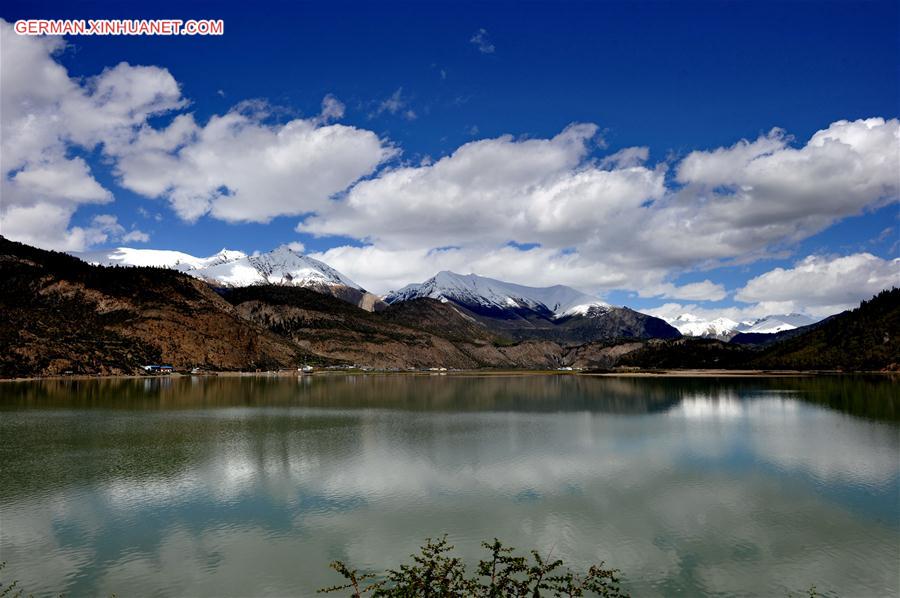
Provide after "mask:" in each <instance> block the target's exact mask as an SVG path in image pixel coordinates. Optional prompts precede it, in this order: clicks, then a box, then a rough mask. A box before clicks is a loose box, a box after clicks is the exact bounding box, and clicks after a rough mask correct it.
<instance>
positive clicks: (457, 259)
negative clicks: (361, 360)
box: [0, 22, 900, 311]
mask: <svg viewBox="0 0 900 598" xmlns="http://www.w3.org/2000/svg"><path fill="white" fill-rule="evenodd" d="M0 33H3V35H0V38H2V39H0V42H2V52H0V54H2V60H3V64H2V67H3V68H2V69H0V77H2V85H0V109H2V147H0V149H2V153H0V166H2V174H3V178H2V181H0V185H2V188H0V191H2V195H3V203H2V206H0V226H2V232H3V234H4V235H6V236H8V237H11V238H15V239H18V240H23V241H26V242H30V243H33V244H36V245H40V246H44V247H54V248H63V249H70V250H80V249H84V248H85V247H87V246H88V245H90V244H92V243H96V242H98V241H97V240H98V239H107V240H108V239H113V238H125V237H128V239H129V240H131V241H134V242H141V241H142V240H143V239H144V237H145V236H146V233H143V232H141V231H139V230H133V231H130V232H126V231H125V230H124V228H122V227H121V225H118V223H116V224H115V225H112V224H111V223H109V222H104V221H103V220H102V219H101V221H96V222H93V223H91V224H90V225H87V226H80V227H79V226H71V224H70V221H71V219H72V217H73V215H74V214H75V213H76V212H77V211H78V210H79V209H80V208H81V207H82V206H84V205H86V204H105V203H109V202H111V201H113V196H112V194H111V192H110V191H109V190H107V189H105V188H104V187H103V185H101V184H100V182H98V180H97V179H96V178H94V176H93V173H92V172H91V170H90V167H89V165H88V163H87V162H86V161H85V160H84V159H83V158H82V157H80V156H81V155H83V152H89V151H94V150H96V149H97V148H100V149H101V150H102V152H103V155H104V157H105V158H106V159H108V160H109V162H110V163H111V164H112V165H113V171H114V173H115V174H116V175H117V176H119V180H120V182H121V184H122V185H123V186H125V187H127V188H128V189H130V190H132V191H134V192H136V193H139V194H141V195H143V196H146V197H150V198H163V199H166V200H167V201H168V202H169V203H170V204H171V206H172V208H173V209H174V210H175V212H176V213H177V214H178V215H179V216H180V217H181V218H182V219H184V220H187V221H192V220H196V219H198V218H200V217H202V216H204V215H207V214H208V215H210V216H211V217H213V218H217V219H221V220H226V221H231V222H245V221H247V222H267V221H269V220H271V219H272V218H275V217H278V216H284V215H306V214H310V216H309V217H306V218H305V219H304V220H303V221H302V222H301V223H300V224H299V225H298V228H297V230H298V231H300V232H305V233H312V234H314V235H322V236H327V235H346V236H348V237H351V238H354V239H357V240H361V241H363V242H365V243H368V245H367V246H365V247H354V246H346V247H337V248H334V249H332V250H329V251H328V252H325V254H323V256H324V259H325V260H326V261H329V262H333V265H334V266H336V267H338V268H340V269H341V270H343V271H346V272H347V273H348V274H349V275H351V276H352V277H354V278H356V279H358V280H360V282H363V283H364V284H365V285H366V286H367V287H370V288H372V289H375V290H387V289H388V288H391V287H395V286H401V285H402V284H406V283H408V282H410V281H413V280H423V279H424V278H427V277H429V276H431V275H432V274H434V272H435V271H437V270H439V269H453V270H458V271H463V272H469V271H475V272H478V273H479V274H483V275H487V276H494V277H497V278H505V279H508V280H513V281H517V282H522V283H526V284H556V283H564V284H570V285H572V286H576V287H578V288H582V289H584V290H587V291H589V292H595V293H596V292H600V293H602V292H604V291H606V290H611V289H628V290H636V291H638V292H639V293H640V294H641V295H642V296H645V297H647V296H659V297H667V298H673V299H678V300H682V301H700V300H718V299H722V298H724V297H725V296H726V295H727V293H726V291H725V289H724V288H723V287H722V285H721V284H717V283H715V282H712V281H708V280H707V281H702V282H698V283H690V284H686V285H681V286H678V285H675V284H673V283H672V282H671V280H672V279H673V276H674V275H675V274H677V273H679V272H681V271H683V270H685V269H692V268H702V267H705V266H712V265H721V264H727V263H733V262H735V261H745V262H746V261H752V260H754V259H759V257H761V256H765V255H769V254H771V253H772V252H775V251H784V250H785V249H786V248H789V247H790V245H791V243H794V242H796V241H798V240H800V239H803V238H806V237H809V236H810V235H813V234H815V233H817V232H819V231H821V230H822V229H824V228H826V227H827V226H829V225H831V224H832V223H833V222H835V221H837V220H839V219H841V218H844V217H846V216H848V215H852V214H858V213H860V212H862V211H865V210H868V209H873V208H877V207H879V206H883V205H885V204H887V203H889V202H895V201H897V199H898V195H900V190H898V187H900V183H898V179H897V163H898V160H900V123H898V120H897V119H893V120H885V119H881V118H870V119H865V120H857V121H838V122H835V123H832V124H831V125H830V126H828V127H826V128H824V129H823V130H821V131H818V132H817V133H815V134H814V135H813V136H812V137H811V138H810V139H809V140H808V141H807V142H806V143H795V142H794V141H793V140H792V139H791V138H790V137H789V136H788V135H787V134H786V133H784V132H782V131H781V130H778V129H773V130H772V131H771V132H770V133H768V134H766V135H762V136H761V137H759V138H758V139H756V140H753V141H746V140H742V141H739V142H737V143H736V144H734V145H732V146H730V147H722V148H713V149H710V150H706V151H695V152H692V153H690V154H688V155H687V156H686V157H685V158H684V159H682V160H681V161H680V162H675V163H674V164H673V165H672V167H671V173H670V172H669V171H668V169H669V166H668V165H667V164H666V163H660V164H656V165H654V164H649V163H648V158H649V150H648V148H646V147H631V148H625V149H622V150H620V151H618V152H616V153H613V154H611V155H608V156H605V157H603V156H600V157H596V158H594V157H592V156H593V155H594V150H595V149H596V148H597V147H598V146H600V145H601V142H600V141H599V140H598V139H597V126H596V125H593V124H590V123H587V124H575V125H571V126H570V127H568V128H566V129H565V130H564V131H562V132H561V133H559V134H558V135H556V136H553V137H550V138H515V137H512V136H508V135H507V136H502V137H498V138H494V139H481V140H476V141H472V142H470V143H467V144H465V145H462V146H460V147H459V148H457V149H456V150H455V151H454V152H453V153H452V154H451V155H449V156H446V157H444V158H441V159H439V160H437V161H434V162H432V161H431V160H427V159H423V160H422V161H421V163H420V164H419V165H418V166H408V165H403V166H394V165H392V166H391V167H384V164H385V163H386V162H387V161H388V160H390V159H391V158H392V157H394V156H396V155H398V154H399V150H398V148H396V147H394V146H392V145H391V144H390V143H389V142H387V141H386V140H383V139H381V138H379V137H378V136H377V135H376V134H375V133H373V132H372V131H368V130H364V129H360V128H356V127H352V126H345V125H340V124H335V123H334V121H335V120H336V119H339V118H341V117H342V116H343V114H344V111H345V107H344V105H343V103H341V102H340V100H338V99H337V98H335V97H334V96H332V95H327V96H325V98H324V99H323V100H322V108H321V112H320V114H318V115H315V116H312V117H309V118H306V119H302V118H297V119H293V120H291V121H290V122H287V123H274V122H273V121H272V118H271V115H270V114H269V113H268V108H267V106H266V105H265V104H264V103H262V102H259V101H256V102H244V103H241V104H239V105H237V106H235V107H234V108H233V109H232V110H230V111H229V112H227V113H226V114H223V115H216V116H213V117H212V118H210V119H209V120H208V121H207V122H205V123H198V122H197V121H196V119H195V118H194V116H193V114H191V113H183V112H181V111H183V110H184V108H185V107H186V106H187V101H186V100H185V99H184V98H183V97H182V96H181V92H180V88H179V85H178V82H177V81H175V79H174V78H173V77H172V75H171V74H170V73H169V72H168V71H167V70H165V69H162V68H158V67H153V66H132V65H129V64H126V63H120V64H118V65H116V66H114V67H111V68H108V69H106V70H104V71H103V72H102V73H100V74H99V75H97V76H95V77H88V78H85V79H73V78H70V77H69V76H68V74H67V72H66V70H65V69H64V68H63V67H62V66H61V65H60V64H59V63H58V62H56V60H55V59H54V55H55V53H56V52H58V51H59V50H60V49H62V47H63V42H62V41H61V40H60V39H59V38H50V37H43V38H33V37H24V36H18V35H14V34H12V33H11V32H10V27H9V25H8V24H7V23H6V22H0ZM472 42H473V43H474V44H475V45H476V46H477V47H479V48H480V49H482V51H486V52H492V51H493V45H492V44H491V42H490V40H489V38H488V36H487V32H486V31H484V30H479V31H478V32H476V34H475V35H474V36H473V38H472ZM488 48H489V50H488ZM377 111H378V112H379V113H385V112H386V113H391V114H397V115H401V116H404V117H406V118H412V117H413V116H414V112H412V109H411V108H410V106H409V102H408V100H407V98H406V97H405V96H404V94H403V89H402V88H398V89H397V90H396V91H395V92H394V93H393V94H392V95H391V96H390V97H389V98H387V99H385V100H384V101H383V102H382V103H381V104H380V105H379V106H378V108H377ZM157 115H169V116H170V117H171V120H170V122H169V123H168V125H167V126H163V127H157V126H153V125H151V124H150V122H149V121H150V119H151V117H154V116H157ZM379 168H380V169H381V170H380V171H379ZM369 177H371V178H369ZM115 226H118V227H119V228H118V229H116V228H115ZM120 229H121V230H120ZM100 242H105V241H100ZM511 243H514V244H519V245H514V244H511ZM521 244H524V245H525V247H528V248H522V245H521ZM860 255H862V254H860ZM850 258H854V259H857V261H858V262H859V263H858V264H857V266H856V270H852V269H851V270H852V272H853V273H854V274H853V276H856V277H857V278H858V279H859V284H857V285H856V286H857V287H858V288H860V289H869V286H867V284H869V282H870V281H869V279H866V280H865V281H863V280H862V278H863V277H864V274H865V273H866V271H867V269H869V272H870V274H871V273H873V272H876V271H877V272H881V270H878V268H883V267H884V264H883V263H878V262H873V261H872V260H868V261H866V260H861V261H860V260H859V258H858V256H848V257H847V258H844V259H848V260H849V259H850ZM808 259H810V258H808ZM816 259H818V260H823V259H824V258H816ZM874 259H878V258H874ZM826 261H827V260H826ZM834 261H835V260H831V262H834ZM831 262H829V263H831ZM881 262H885V260H881ZM885 263H887V264H888V265H890V266H892V267H893V266H895V264H894V263H893V262H885ZM810 267H814V269H815V268H820V269H821V264H819V262H815V263H814V264H813V265H812V266H810ZM832 267H836V266H832ZM842 267H843V266H842ZM847 267H849V266H847ZM800 270H801V265H798V266H797V267H796V268H794V269H791V270H786V271H783V272H782V273H780V274H778V276H781V277H782V278H784V277H785V276H787V274H785V273H794V274H793V275H792V276H793V277H794V278H798V277H799V274H797V272H798V271H800ZM826 270H827V269H826ZM777 272H778V271H773V273H770V275H771V276H770V277H769V278H764V277H765V276H768V275H763V276H762V277H758V279H754V280H753V281H751V282H750V283H748V285H747V286H746V287H745V288H744V289H742V290H741V291H740V292H739V296H738V297H737V298H738V299H741V298H743V299H744V300H745V301H751V302H756V305H760V303H759V302H760V301H763V300H764V301H768V302H769V305H770V306H772V307H773V308H774V307H784V308H786V309H787V308H791V307H792V306H793V307H797V306H800V307H805V306H808V307H809V308H810V309H811V310H819V311H821V310H825V309H830V308H831V307H832V306H837V305H846V304H847V303H848V302H849V301H850V298H849V297H850V295H849V292H848V293H844V294H843V295H842V294H841V292H839V291H838V290H837V289H836V288H835V289H834V290H832V291H826V289H827V288H828V287H827V285H826V286H822V285H820V286H819V287H818V289H819V290H818V291H817V293H819V295H821V296H818V295H816V294H814V293H812V294H811V292H810V291H804V290H803V288H802V286H803V285H800V284H798V285H795V286H796V290H797V292H796V293H794V292H787V291H786V292H785V293H783V294H779V292H777V289H778V288H783V289H784V288H793V287H790V285H787V283H785V285H782V286H777V285H774V284H769V285H768V287H766V286H765V284H764V283H766V282H767V281H771V280H775V279H776V273H777ZM843 276H845V275H844V274H841V275H840V276H838V278H841V277H843ZM779 280H781V279H779ZM854 280H857V279H854ZM873 284H874V283H873ZM870 286H871V285H870ZM876 286H877V285H876ZM757 289H763V290H760V291H758V290H757ZM764 291H765V292H770V294H769V295H767V296H765V298H764V299H761V297H763V296H764ZM801 291H802V292H801ZM804 293H805V294H804ZM858 299H859V298H855V299H854V301H856V300H858ZM742 309H744V308H742ZM746 309H750V308H746ZM754 309H755V307H754Z"/></svg>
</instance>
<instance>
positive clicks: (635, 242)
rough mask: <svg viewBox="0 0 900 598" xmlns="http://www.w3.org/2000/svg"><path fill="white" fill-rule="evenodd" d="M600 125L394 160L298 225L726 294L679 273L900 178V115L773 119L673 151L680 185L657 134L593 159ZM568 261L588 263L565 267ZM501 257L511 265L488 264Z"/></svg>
mask: <svg viewBox="0 0 900 598" xmlns="http://www.w3.org/2000/svg"><path fill="white" fill-rule="evenodd" d="M596 131H597V128H596V126H595V125H592V124H579V125H572V126H570V127H568V128H567V129H566V130H564V131H563V132H562V133H560V134H559V135H557V136H555V137H553V138H550V139H515V138H513V137H511V136H503V137H499V138H496V139H483V140H479V141H473V142H471V143H467V144H465V145H463V146H461V147H459V148H458V149H457V150H456V151H455V152H454V153H453V154H451V155H450V156H447V157H444V158H442V159H440V160H438V161H437V162H434V163H426V164H422V165H420V166H418V167H401V168H395V169H388V170H385V171H383V172H382V173H381V174H379V175H378V176H376V177H375V178H372V179H369V180H364V181H362V182H359V183H357V184H356V185H355V186H354V187H352V188H351V189H350V191H349V192H348V193H347V194H346V196H345V197H343V198H342V199H341V200H340V201H335V202H332V203H331V204H329V206H328V207H327V208H326V209H324V210H322V211H320V212H319V213H317V214H315V215H312V216H310V217H308V218H306V219H305V220H304V221H303V222H301V223H300V224H299V225H298V229H297V230H298V231H300V232H307V233H312V234H316V235H346V236H350V237H354V238H357V239H362V240H365V241H367V242H369V243H371V244H372V245H374V248H375V249H372V250H369V249H362V250H361V249H358V248H356V249H354V248H346V249H342V252H343V253H342V254H341V255H345V254H350V253H366V252H367V253H368V255H369V257H371V256H372V255H376V254H377V255H388V254H396V253H397V252H401V253H402V252H407V253H408V252H410V251H413V252H414V253H416V255H431V254H430V253H429V250H433V249H435V248H441V247H456V248H459V251H458V252H457V253H456V254H454V255H464V254H471V255H472V256H473V260H472V261H468V262H465V264H464V265H467V266H468V268H463V269H464V270H467V269H471V270H475V267H474V265H475V264H476V263H478V264H484V262H485V259H486V258H488V257H490V256H495V255H503V256H504V257H505V258H506V259H509V260H513V261H518V262H520V263H530V264H531V265H532V267H533V268H534V270H533V271H532V273H531V278H532V279H533V280H534V279H543V278H544V274H545V273H546V272H550V271H552V272H554V274H555V275H557V276H559V279H558V280H557V281H556V282H563V283H564V282H566V281H571V280H577V281H578V282H579V284H578V285H576V286H580V287H581V288H586V289H587V290H592V291H595V292H596V291H603V290H604V289H612V288H623V289H631V290H638V291H639V292H640V293H641V294H642V295H644V296H665V297H672V298H681V299H686V300H701V299H703V300H718V299H722V298H724V297H725V295H726V294H725V290H724V288H722V286H721V285H718V284H715V283H713V282H710V281H706V282H705V283H692V284H689V285H685V286H683V287H676V286H674V285H672V284H671V283H670V282H668V279H669V278H670V276H672V275H673V274H674V273H676V272H679V271H682V270H684V269H686V268H697V267H703V266H707V265H720V264H723V263H726V264H727V263H729V262H733V261H738V260H743V261H752V260H754V259H759V258H760V257H762V256H765V255H767V254H769V253H770V252H772V251H773V250H778V249H779V248H781V247H784V246H785V245H786V244H790V243H792V242H795V241H797V240H800V239H803V238H806V237H808V236H810V235H812V234H815V233H816V232H818V231H820V230H822V229H823V228H824V227H826V226H828V225H830V224H831V223H833V222H834V221H836V220H837V219H839V218H841V217H844V216H847V215H851V214H857V213H859V212H861V211H863V210H865V209H872V208H876V207H879V206H882V205H884V204H886V203H888V202H893V201H896V200H897V197H898V193H900V191H898V182H897V177H896V160H892V157H896V156H897V155H898V154H900V126H898V121H897V120H896V119H894V120H888V121H885V120H884V119H879V118H873V119H867V120H859V121H854V122H847V121H839V122H836V123H833V124H832V125H831V126H829V127H828V128H826V129H824V130H822V131H819V132H818V133H816V134H815V135H814V136H813V137H812V138H811V139H810V140H809V141H808V142H807V143H806V145H804V146H801V147H799V148H794V147H792V146H790V145H789V143H788V141H789V140H788V138H787V137H786V136H785V135H784V134H783V133H781V132H780V131H777V130H776V131H773V132H772V133H770V134H768V135H765V136H763V137H761V138H760V139H758V140H756V141H753V142H748V141H741V142H738V143H737V144H735V145H734V146H731V147H728V148H719V149H716V150H712V151H708V152H693V153H691V154H689V155H688V156H687V157H686V158H685V159H684V160H682V162H681V163H679V164H676V167H675V183H677V184H676V185H672V184H667V183H666V166H665V165H658V166H655V167H650V166H646V165H644V163H645V161H646V159H647V157H648V151H647V149H646V148H627V149H625V150H621V151H619V152H617V153H615V154H613V155H611V156H608V157H606V158H602V159H599V160H597V161H592V160H591V159H590V158H589V155H590V153H591V149H592V146H593V145H594V143H595V135H596ZM510 241H515V242H516V243H520V244H537V245H539V247H540V249H541V252H539V254H536V253H534V252H532V253H529V254H526V253H524V252H521V251H520V252H518V253H515V252H512V253H511V252H510V250H508V249H506V247H507V245H508V243H509V242H510ZM435 255H439V256H442V257H441V259H442V260H447V259H448V258H447V256H448V255H449V254H448V253H446V252H439V253H436V254H435ZM536 255H540V256H542V258H543V261H540V260H536V258H535V256H536ZM338 259H340V258H338ZM563 263H565V264H569V265H570V266H572V267H573V268H574V264H576V263H577V264H578V267H577V269H573V270H570V271H562V269H561V267H560V264H563ZM347 266H349V264H347ZM347 266H344V267H345V268H346V267H347ZM338 267H340V266H338ZM412 269H415V268H412ZM501 270H502V271H508V270H509V267H508V266H503V267H502V268H501V267H498V268H496V269H495V270H494V271H484V270H478V273H480V274H484V275H489V276H499V275H498V271H501ZM576 272H577V274H576ZM350 273H351V275H353V273H352V272H350ZM433 273H434V272H433V271H432V272H429V273H428V275H430V274H433ZM423 274H424V272H423ZM373 276H377V274H374V273H372V272H369V274H368V277H366V276H357V277H358V278H359V279H360V280H361V281H362V282H364V283H365V284H366V285H367V286H369V287H371V288H374V289H377V288H381V287H382V286H383V285H384V282H385V281H386V280H387V279H389V278H391V277H390V276H388V275H385V277H384V278H385V281H378V280H373V279H372V277H373ZM408 280H409V279H408ZM408 280H407V281H408ZM413 280H414V279H413Z"/></svg>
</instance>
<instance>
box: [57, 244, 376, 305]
mask: <svg viewBox="0 0 900 598" xmlns="http://www.w3.org/2000/svg"><path fill="white" fill-rule="evenodd" d="M73 255H74V256H75V257H78V258H79V259H82V260H84V261H86V262H88V263H89V264H95V265H101V266H152V267H158V268H170V269H174V270H178V271H180V272H184V273H185V274H188V275H190V276H193V277H194V278H199V279H200V280H203V281H206V282H208V283H210V284H212V285H214V286H218V287H245V286H250V285H265V284H278V285H291V286H298V287H304V288H308V289H312V290H315V291H318V292H320V293H325V294H329V295H333V296H335V297H337V298H339V299H343V300H344V301H347V302H348V303H352V304H354V305H356V306H358V307H361V308H363V309H365V310H367V311H375V310H376V309H383V308H384V306H385V304H384V303H383V302H382V301H381V299H380V298H379V297H377V296H376V295H373V294H372V293H369V292H367V291H366V290H365V289H363V288H362V287H361V286H359V285H358V284H356V283H355V282H353V281H352V280H350V278H349V277H347V276H345V275H344V274H341V273H340V272H338V271H337V270H335V269H334V268H332V267H331V266H329V265H328V264H326V263H324V262H321V261H319V260H317V259H314V258H311V257H309V256H306V255H303V254H301V253H298V252H296V251H294V250H292V249H290V248H289V247H287V246H284V245H282V246H281V247H277V248H276V249H273V250H272V251H268V252H266V253H259V254H254V255H247V254H246V253H243V252H241V251H233V250H230V249H222V250H221V251H219V252H218V253H216V254H214V255H211V256H209V257H205V258H199V257H194V256H192V255H189V254H187V253H182V252H180V251H166V250H155V249H132V248H130V247H119V248H117V249H114V250H112V251H94V252H86V253H73Z"/></svg>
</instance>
